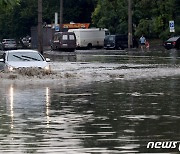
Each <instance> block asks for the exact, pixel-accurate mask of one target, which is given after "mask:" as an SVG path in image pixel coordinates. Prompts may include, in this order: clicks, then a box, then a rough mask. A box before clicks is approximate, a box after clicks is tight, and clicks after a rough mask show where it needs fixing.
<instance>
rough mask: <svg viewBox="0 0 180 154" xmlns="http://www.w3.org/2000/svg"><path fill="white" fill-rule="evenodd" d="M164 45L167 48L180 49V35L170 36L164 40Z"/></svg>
mask: <svg viewBox="0 0 180 154" xmlns="http://www.w3.org/2000/svg"><path fill="white" fill-rule="evenodd" d="M164 47H165V48H166V49H168V50H169V49H173V48H175V49H180V36H175V37H171V38H169V39H168V40H167V41H165V42H164Z"/></svg>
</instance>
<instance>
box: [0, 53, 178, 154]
mask: <svg viewBox="0 0 180 154" xmlns="http://www.w3.org/2000/svg"><path fill="white" fill-rule="evenodd" d="M88 57H89V56H88ZM100 57H105V56H100ZM109 57H110V56H109ZM137 59H138V61H137ZM146 59H147V60H149V62H148V63H149V64H150V65H149V64H148V67H150V68H153V67H154V63H155V64H158V66H157V65H156V66H155V67H156V69H157V70H158V68H161V69H164V70H165V74H166V73H169V71H168V68H169V67H170V69H174V70H175V73H174V72H173V71H172V75H170V74H168V75H167V76H166V75H162V76H160V75H159V76H155V77H152V76H151V77H150V78H148V75H147V76H146V77H143V78H134V79H133V78H130V79H126V80H124V79H123V78H118V79H117V78H115V79H114V78H113V79H108V80H107V81H106V80H102V81H101V80H94V81H93V80H91V82H85V81H83V82H79V81H77V80H72V81H69V82H68V81H67V82H61V81H59V82H60V83H58V82H56V83H46V82H43V83H41V84H37V82H36V84H33V82H31V83H30V84H19V82H10V83H9V84H8V82H7V83H6V84H1V86H0V153H13V154H14V153H15V154H16V153H17V154H21V153H35V154H36V153H55V154H56V153H62V154H64V153H69V154H72V153H77V154H80V153H89V154H90V153H102V154H112V153H139V152H157V153H160V152H178V151H179V150H178V147H177V148H175V149H147V144H148V142H150V141H154V142H157V141H179V138H180V132H179V130H180V129H179V128H180V104H179V103H180V101H179V100H180V92H179V91H180V86H179V85H180V76H179V75H178V74H179V73H177V71H179V69H177V68H178V67H179V66H178V65H179V59H178V58H175V59H172V58H171V57H166V58H163V60H164V61H165V63H163V62H161V64H159V62H158V61H156V60H155V58H146ZM151 59H153V60H152V61H151ZM140 60H142V61H144V58H137V57H136V58H133V57H131V59H130V60H129V59H128V60H125V61H124V60H123V64H126V67H125V68H123V69H124V71H126V69H127V70H128V69H129V68H127V66H129V64H130V66H131V65H132V64H133V63H132V61H134V62H135V63H134V64H137V63H139V61H140ZM158 60H159V58H158ZM163 60H162V61H163ZM129 61H131V62H130V63H129ZM88 62H89V61H88ZM151 62H152V64H151ZM172 62H173V63H172ZM57 63H58V62H56V64H57ZM117 63H119V61H117ZM120 63H122V62H120ZM71 64H72V63H71ZM142 64H143V67H144V63H143V62H142ZM174 64H175V65H174ZM138 66H139V65H138ZM140 66H141V65H140ZM143 67H139V68H138V67H137V68H135V69H137V70H141V71H142V72H143V71H144V72H146V68H145V69H144V68H143ZM101 69H102V68H101ZM133 70H134V69H133ZM166 71H167V72H166ZM173 73H174V74H173ZM137 74H138V73H137ZM149 75H150V73H149ZM88 81H89V80H88Z"/></svg>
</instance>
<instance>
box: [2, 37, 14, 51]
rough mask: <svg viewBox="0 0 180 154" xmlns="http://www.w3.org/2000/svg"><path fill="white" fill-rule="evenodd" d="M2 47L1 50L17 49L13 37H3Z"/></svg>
mask: <svg viewBox="0 0 180 154" xmlns="http://www.w3.org/2000/svg"><path fill="white" fill-rule="evenodd" d="M2 49H3V50H10V49H17V44H16V41H15V39H3V41H2Z"/></svg>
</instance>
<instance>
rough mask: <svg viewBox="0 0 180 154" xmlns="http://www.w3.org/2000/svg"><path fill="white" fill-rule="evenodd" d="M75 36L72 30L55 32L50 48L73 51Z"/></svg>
mask: <svg viewBox="0 0 180 154" xmlns="http://www.w3.org/2000/svg"><path fill="white" fill-rule="evenodd" d="M75 49H76V36H75V34H74V33H73V32H56V33H55V34H54V36H53V39H52V42H51V50H63V51H75Z"/></svg>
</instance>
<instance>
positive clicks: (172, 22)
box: [169, 20, 175, 32]
mask: <svg viewBox="0 0 180 154" xmlns="http://www.w3.org/2000/svg"><path fill="white" fill-rule="evenodd" d="M169 30H170V32H175V28H174V21H173V20H172V21H169Z"/></svg>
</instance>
